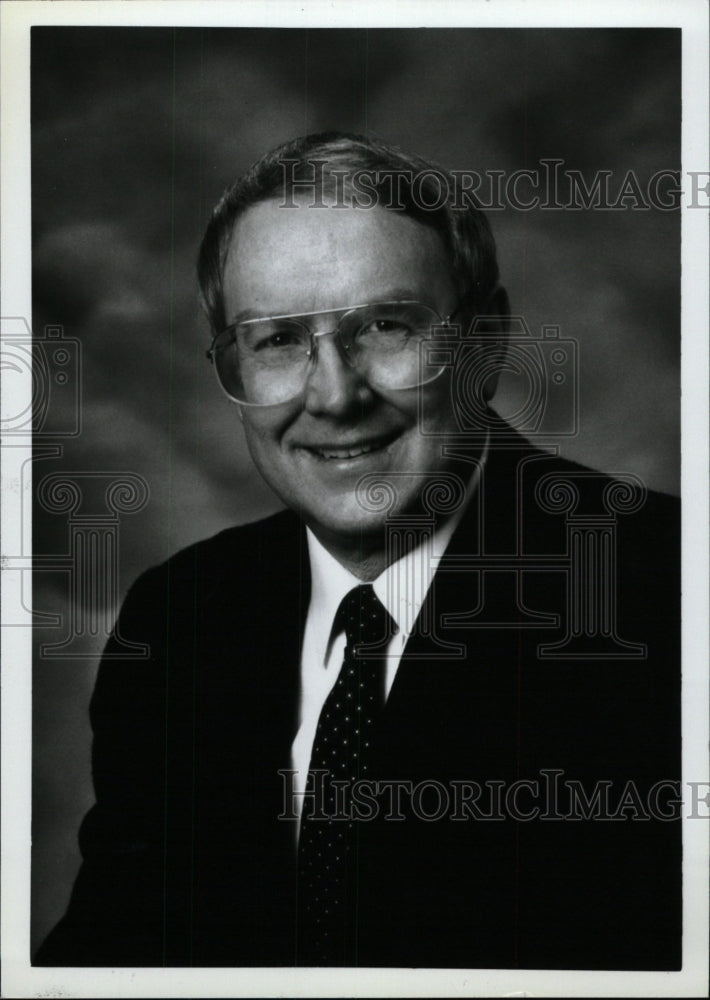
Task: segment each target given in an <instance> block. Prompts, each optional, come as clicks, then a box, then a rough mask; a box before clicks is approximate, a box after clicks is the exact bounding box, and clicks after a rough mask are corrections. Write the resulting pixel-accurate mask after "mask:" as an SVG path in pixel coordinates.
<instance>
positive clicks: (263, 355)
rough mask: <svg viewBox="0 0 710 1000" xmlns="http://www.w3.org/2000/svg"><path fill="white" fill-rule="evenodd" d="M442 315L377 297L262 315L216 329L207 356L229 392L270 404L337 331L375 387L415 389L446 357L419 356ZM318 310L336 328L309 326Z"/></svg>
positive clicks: (292, 390)
mask: <svg viewBox="0 0 710 1000" xmlns="http://www.w3.org/2000/svg"><path fill="white" fill-rule="evenodd" d="M459 308H460V303H459V305H457V307H456V309H455V310H454V311H453V312H452V313H450V314H449V316H447V317H445V318H444V317H441V316H440V315H439V314H438V313H437V312H435V311H434V310H433V309H431V308H430V307H429V306H427V305H424V304H423V303H422V302H413V301H400V302H376V303H374V304H370V305H361V306H350V307H347V308H344V309H325V310H323V311H322V312H318V313H296V314H291V315H285V316H266V317H263V318H261V317H260V318H258V319H248V320H244V321H243V322H241V323H234V324H233V325H232V326H228V327H227V328H226V330H223V331H222V332H221V333H218V334H217V336H216V337H215V338H214V340H213V342H212V346H211V347H210V349H209V350H208V351H207V352H206V356H207V357H208V358H209V360H210V361H211V362H212V363H213V365H214V367H215V371H216V373H217V379H218V381H219V383H220V385H221V387H222V389H223V390H224V391H225V393H226V394H227V396H229V398H230V399H231V400H233V401H234V402H236V403H240V404H242V405H246V406H275V405H278V404H279V403H287V402H289V401H291V400H294V399H296V398H297V397H298V396H300V395H301V393H302V392H303V391H304V389H305V386H306V382H307V380H308V377H309V375H310V374H311V372H312V371H313V370H314V368H315V366H316V364H317V361H318V342H319V340H320V339H321V338H322V337H335V338H336V341H337V344H338V347H339V349H340V354H341V356H342V358H343V359H344V361H345V363H346V364H347V365H348V366H349V367H351V368H353V369H355V370H356V371H357V372H358V373H359V374H360V375H361V376H362V378H364V379H365V380H366V381H367V382H368V383H369V384H370V385H372V386H373V387H374V388H380V389H385V390H402V389H414V388H416V387H417V386H420V385H426V383H428V382H432V381H433V380H434V379H435V378H438V376H439V375H441V373H442V372H443V370H444V368H445V365H440V366H439V365H437V366H434V367H432V366H430V365H426V364H424V363H423V361H422V357H421V351H420V345H421V344H422V342H423V341H425V340H428V339H429V338H430V337H431V336H432V328H433V327H435V326H438V327H441V326H444V327H447V326H449V324H450V322H451V320H452V318H453V317H454V316H455V315H456V313H457V312H458V310H459ZM320 316H332V317H333V319H334V320H335V328H334V329H332V330H326V331H322V332H315V331H313V330H312V329H311V327H310V325H309V323H308V322H307V320H310V322H311V323H313V321H314V320H315V319H317V318H318V317H320Z"/></svg>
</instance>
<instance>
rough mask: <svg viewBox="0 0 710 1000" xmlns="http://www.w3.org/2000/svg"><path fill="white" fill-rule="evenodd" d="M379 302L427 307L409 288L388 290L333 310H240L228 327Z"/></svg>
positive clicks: (308, 316) (353, 307)
mask: <svg viewBox="0 0 710 1000" xmlns="http://www.w3.org/2000/svg"><path fill="white" fill-rule="evenodd" d="M380 302H422V303H423V304H424V305H429V303H428V302H426V301H424V300H423V299H422V298H421V297H420V296H418V295H417V294H415V292H413V291H412V289H411V288H390V289H389V290H388V291H386V292H385V293H383V294H382V295H378V296H376V297H375V298H374V299H370V300H368V301H366V302H353V303H352V304H349V305H343V306H336V307H335V308H334V309H314V310H312V311H311V312H260V311H259V310H258V309H241V310H240V311H239V312H238V313H236V314H235V315H234V316H233V317H232V319H231V321H230V323H229V326H236V325H237V324H238V323H245V322H247V321H248V320H253V319H286V318H288V317H289V316H298V317H303V318H304V319H305V318H310V317H311V316H318V315H320V313H329V312H332V313H335V312H347V310H348V309H357V308H358V307H359V306H369V305H377V304H378V303H380ZM430 308H433V306H430Z"/></svg>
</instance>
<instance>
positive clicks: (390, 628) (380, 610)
mask: <svg viewBox="0 0 710 1000" xmlns="http://www.w3.org/2000/svg"><path fill="white" fill-rule="evenodd" d="M335 628H336V630H337V631H340V630H341V629H344V630H345V636H346V639H347V644H348V647H349V648H350V649H351V650H352V651H353V652H354V653H355V654H356V655H358V656H361V657H364V656H368V655H369V656H377V655H381V654H382V653H383V652H384V651H385V647H386V646H387V643H388V642H389V640H390V639H391V637H392V636H393V635H394V634H395V633H396V632H397V631H398V628H397V625H396V623H395V622H394V620H393V619H392V617H391V615H390V614H389V612H388V611H387V609H386V608H385V606H384V605H383V604H382V602H381V601H380V599H379V597H378V596H377V594H376V593H375V591H374V590H373V587H372V584H370V583H366V584H361V585H360V586H359V587H353V589H352V590H351V591H350V592H349V593H347V594H346V595H345V597H344V598H343V599H342V601H341V602H340V607H339V608H338V611H337V613H336V615H335Z"/></svg>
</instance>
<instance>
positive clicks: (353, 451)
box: [317, 444, 377, 458]
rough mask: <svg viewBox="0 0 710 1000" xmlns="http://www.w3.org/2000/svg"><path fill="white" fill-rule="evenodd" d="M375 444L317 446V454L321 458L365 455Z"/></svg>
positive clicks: (372, 449) (373, 448)
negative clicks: (339, 446)
mask: <svg viewBox="0 0 710 1000" xmlns="http://www.w3.org/2000/svg"><path fill="white" fill-rule="evenodd" d="M376 447H377V446H376V445H375V444H359V445H356V446H353V447H352V448H318V449H317V450H318V454H319V455H320V456H321V457H322V458H356V457H357V456H358V455H365V454H367V452H368V451H374V450H375V448H376Z"/></svg>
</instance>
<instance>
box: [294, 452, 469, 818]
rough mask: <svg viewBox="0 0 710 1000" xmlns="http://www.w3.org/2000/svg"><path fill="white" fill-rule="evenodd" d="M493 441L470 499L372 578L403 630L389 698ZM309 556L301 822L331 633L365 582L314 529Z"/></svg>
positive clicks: (338, 645)
mask: <svg viewBox="0 0 710 1000" xmlns="http://www.w3.org/2000/svg"><path fill="white" fill-rule="evenodd" d="M487 453H488V442H486V445H485V447H484V449H483V454H482V456H481V459H480V460H479V462H478V463H477V465H476V470H475V472H474V474H473V476H472V477H471V480H470V482H469V485H468V489H467V491H466V502H465V503H464V504H463V505H462V506H461V507H460V508H459V510H457V511H456V512H455V513H454V514H453V515H452V516H451V517H450V518H449V519H448V520H447V521H446V522H445V523H444V524H443V525H442V526H441V527H440V528H439V529H438V530H437V531H436V532H435V533H434V535H433V538H432V539H431V540H428V539H426V540H424V541H423V542H422V544H420V545H418V546H417V548H415V549H412V551H410V552H408V553H407V554H406V555H404V556H402V558H401V559H399V560H397V562H394V563H392V564H391V565H390V566H388V567H387V568H386V569H385V570H383V572H382V573H381V574H380V575H379V576H378V577H377V579H376V580H373V582H372V587H373V589H374V591H375V593H376V594H377V597H378V598H379V599H380V601H381V602H382V604H383V605H384V607H385V608H386V609H387V611H388V612H389V613H390V615H391V616H392V618H393V620H394V622H395V623H396V625H397V627H398V631H397V633H396V634H395V635H393V636H392V638H391V639H390V642H389V645H388V646H387V653H386V673H385V698H387V697H388V696H389V693H390V691H391V689H392V684H393V683H394V679H395V677H396V675H397V670H398V668H399V664H400V660H401V658H402V653H403V651H404V647H405V645H406V643H407V640H408V639H409V636H410V635H411V634H412V632H413V630H414V624H415V622H416V620H417V617H418V615H419V612H420V610H421V607H422V605H423V603H424V599H425V598H426V595H427V592H428V590H429V587H430V586H431V581H432V580H433V578H434V573H435V572H436V569H437V566H438V563H439V559H440V558H441V556H443V554H444V552H445V550H446V547H447V545H448V544H449V542H450V540H451V536H452V535H453V533H454V531H455V530H456V528H457V527H458V524H459V522H460V520H461V518H462V516H463V512H464V510H465V507H466V505H467V504H468V502H469V501H470V498H471V496H472V495H473V493H474V492H475V490H476V488H477V486H478V480H479V477H480V472H481V468H482V467H483V463H484V461H485V459H486V456H487ZM307 535H308V556H309V560H310V566H311V599H310V604H309V606H308V615H307V617H306V628H305V632H304V636H303V648H302V650H301V694H300V704H299V729H298V732H297V734H296V738H295V740H294V741H293V745H292V747H291V767H292V768H293V770H294V772H295V773H294V775H293V785H292V789H293V793H294V795H293V803H292V804H293V809H294V812H295V813H296V815H297V816H298V820H299V826H300V818H301V812H302V809H303V793H304V791H305V788H306V780H307V778H308V770H309V767H310V762H311V753H312V750H313V741H314V739H315V735H316V729H317V727H318V719H319V717H320V713H321V709H322V708H323V705H324V704H325V700H326V698H327V697H328V695H329V694H330V691H331V689H332V687H333V685H334V684H335V682H336V680H337V679H338V674H339V673H340V668H341V666H342V663H343V654H344V652H345V641H346V640H345V633H344V632H342V631H341V632H340V633H339V634H338V635H335V636H331V633H332V629H333V620H334V618H335V614H336V612H337V610H338V607H339V606H340V602H341V601H342V599H343V598H344V597H345V595H346V594H347V593H348V592H349V591H350V590H352V588H353V587H357V586H359V585H360V584H362V582H363V581H362V580H359V579H358V578H357V577H356V576H353V574H352V573H350V571H349V570H347V569H345V567H344V566H342V565H341V564H340V563H339V562H338V561H337V559H335V558H334V557H333V556H332V555H331V554H330V553H329V552H328V551H327V550H326V549H325V548H324V547H323V546H322V545H321V543H320V542H319V541H318V539H317V538H316V537H315V535H314V534H313V533H312V531H311V530H310V529H307Z"/></svg>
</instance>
